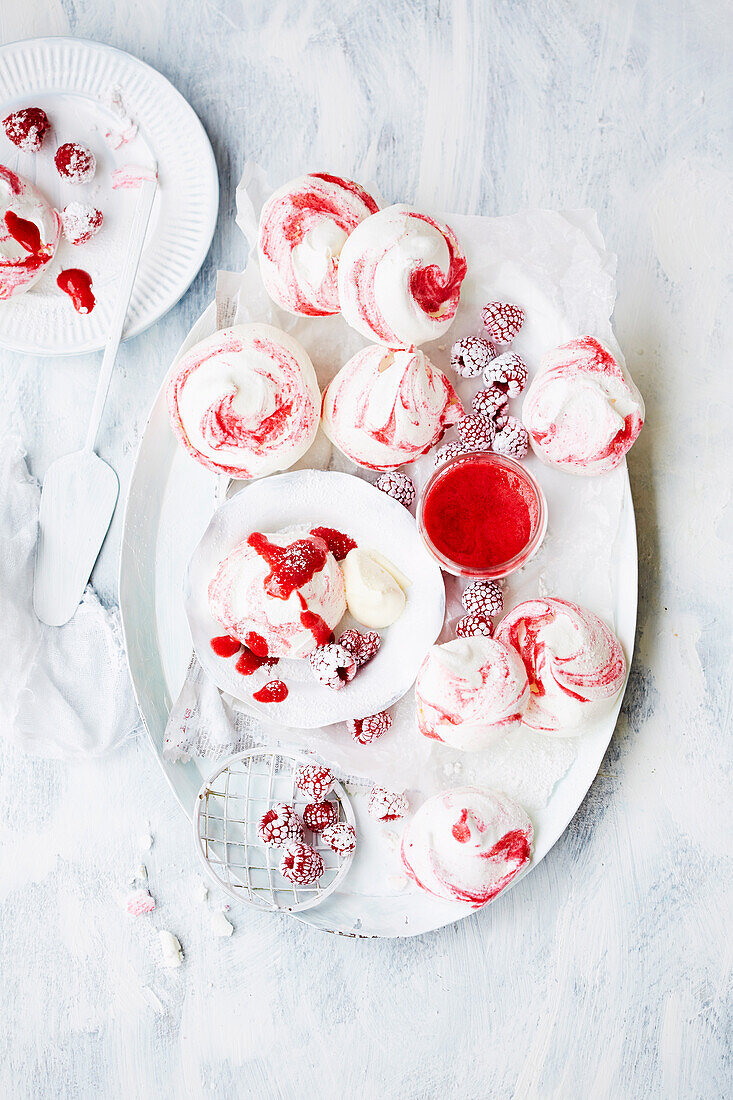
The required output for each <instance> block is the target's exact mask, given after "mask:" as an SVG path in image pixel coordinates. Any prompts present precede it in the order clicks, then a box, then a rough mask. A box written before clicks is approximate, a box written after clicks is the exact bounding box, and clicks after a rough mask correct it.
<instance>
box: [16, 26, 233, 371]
mask: <svg viewBox="0 0 733 1100" xmlns="http://www.w3.org/2000/svg"><path fill="white" fill-rule="evenodd" d="M114 87H118V88H119V89H120V92H121V95H122V98H123V100H124V103H125V107H126V109H127V111H128V113H129V115H130V116H131V117H132V118H133V120H134V121H135V122H136V123H137V125H138V128H139V129H138V135H137V136H136V137H135V138H134V139H133V140H132V141H130V142H129V143H127V144H125V145H122V146H121V147H120V148H119V149H117V150H112V149H110V148H109V147H108V145H107V143H106V142H105V140H104V134H105V132H106V131H107V130H110V129H119V119H118V118H117V116H116V115H115V114H114V112H113V111H112V110H111V108H110V107H109V106H108V98H109V94H110V92H111V90H112V88H114ZM21 107H42V108H43V110H44V111H45V112H46V114H47V115H48V117H49V119H50V121H51V125H52V130H51V132H49V133H48V134H47V135H46V139H45V141H44V143H43V146H42V148H41V150H40V151H39V152H38V153H22V152H21V151H20V150H19V149H18V148H17V147H16V146H15V145H13V143H12V142H11V141H9V140H8V138H7V137H6V135H5V132H4V131H3V130H2V129H0V163H1V164H5V165H6V166H7V167H8V168H10V169H12V171H14V172H17V173H18V174H19V175H21V176H25V177H26V178H27V179H30V180H31V181H32V182H34V183H35V184H36V185H37V186H38V188H39V189H40V190H41V192H42V193H43V194H44V195H45V196H46V197H47V198H48V200H49V201H50V202H52V203H53V204H54V206H56V207H57V208H58V209H62V208H63V207H64V206H66V204H67V203H69V202H73V201H77V202H89V203H92V204H93V205H94V206H96V207H98V208H99V209H100V210H101V211H102V214H103V215H104V224H103V226H102V229H101V230H100V232H99V233H98V234H97V235H96V237H94V238H93V239H92V240H91V241H90V242H89V243H88V244H85V245H77V246H74V245H71V244H69V243H68V241H66V240H64V239H62V241H61V243H60V245H59V249H58V252H57V254H56V258H55V259H54V262H53V263H52V264H51V265H50V267H49V269H48V270H47V271H46V273H45V274H44V276H43V278H41V279H40V280H39V281H38V283H37V284H36V285H35V286H34V287H32V288H31V289H30V290H29V291H27V292H26V293H25V294H20V295H18V296H16V297H15V298H12V299H10V300H9V301H7V302H0V345H2V346H3V347H6V348H9V349H11V350H12V351H21V352H29V353H33V354H36V355H71V354H79V353H81V352H91V351H97V350H98V349H100V348H102V347H103V346H104V341H105V338H106V334H107V329H108V327H109V322H110V317H111V312H112V309H113V304H114V293H115V286H116V282H117V277H118V274H119V269H120V265H121V263H122V259H123V257H124V253H125V247H126V244H127V237H128V234H129V227H130V218H131V215H132V210H133V208H134V204H135V199H136V196H137V192H136V191H135V190H117V191H114V190H113V189H112V181H111V172H112V171H113V170H114V169H115V168H119V167H121V166H123V165H125V164H141V165H152V164H157V166H158V179H159V187H158V193H157V195H156V199H155V204H154V206H153V212H152V214H151V218H150V225H149V227H148V232H147V236H146V240H145V246H144V249H143V254H142V258H141V261H140V268H139V271H138V275H137V279H136V282H135V288H134V290H133V293H132V299H131V301H130V307H129V310H128V315H127V324H126V327H125V338H128V337H130V336H136V335H137V334H138V333H140V332H142V331H143V330H144V329H146V328H148V327H149V326H150V325H152V324H154V322H155V321H157V320H158V319H159V318H160V317H162V316H163V314H164V313H166V312H167V311H168V310H169V309H170V308H171V307H172V306H174V305H175V304H176V302H177V301H178V300H179V298H181V296H182V295H183V294H184V293H185V291H186V290H187V289H188V287H189V285H190V284H191V282H192V280H193V279H194V277H195V276H196V274H197V272H198V270H199V268H200V267H201V264H202V263H203V261H204V258H205V256H206V253H207V252H208V250H209V245H210V244H211V238H212V236H213V233H214V226H215V224H216V216H217V211H218V205H219V179H218V175H217V170H216V163H215V161H214V154H213V152H212V149H211V144H210V142H209V139H208V137H207V136H206V133H205V131H204V128H203V126H202V125H201V123H200V122H199V120H198V118H197V117H196V115H195V114H194V112H193V110H192V108H191V107H189V105H188V103H186V101H185V99H183V97H182V96H181V95H180V93H179V92H177V91H176V89H175V88H174V87H173V85H172V84H170V83H169V82H168V81H167V80H166V79H165V77H164V76H162V75H161V74H160V73H158V72H156V71H155V69H151V68H150V66H149V65H145V64H144V63H143V62H142V61H138V60H137V58H134V57H131V56H130V55H129V54H126V53H123V52H122V51H121V50H116V49H114V48H113V47H112V46H104V45H102V44H101V43H99V42H87V41H84V40H82V39H76V38H34V39H28V40H27V41H24V42H15V43H12V44H11V45H8V46H4V47H2V48H0V118H5V117H6V116H7V115H8V114H10V113H11V112H12V111H16V110H19V109H20V108H21ZM72 140H73V141H79V142H81V143H82V144H83V145H87V146H88V147H89V148H91V149H92V151H93V152H94V155H95V157H96V158H97V171H96V174H95V177H94V179H93V180H92V182H91V183H89V184H84V185H73V184H69V183H66V182H64V181H63V180H61V179H60V178H59V175H58V173H57V171H56V168H55V165H54V162H53V156H54V153H55V151H56V149H57V147H58V146H59V145H61V144H63V142H66V141H72ZM67 267H81V268H83V269H84V270H86V271H88V272H89V274H90V275H91V276H92V282H93V291H94V295H95V297H96V305H95V307H94V309H93V311H92V312H91V313H89V314H87V315H83V314H80V313H77V312H76V310H75V309H74V307H73V306H72V304H71V302H70V300H69V298H68V297H67V296H66V294H64V293H63V292H62V291H61V290H59V289H58V287H57V286H56V276H57V275H58V273H59V271H61V270H63V269H64V268H67Z"/></svg>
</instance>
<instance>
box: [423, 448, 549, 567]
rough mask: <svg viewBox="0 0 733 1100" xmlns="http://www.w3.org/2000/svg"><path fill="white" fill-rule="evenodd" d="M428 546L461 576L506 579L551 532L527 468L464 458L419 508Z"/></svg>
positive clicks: (439, 478) (440, 477)
mask: <svg viewBox="0 0 733 1100" xmlns="http://www.w3.org/2000/svg"><path fill="white" fill-rule="evenodd" d="M417 523H418V527H419V530H420V534H421V535H422V537H423V540H424V542H425V545H426V546H427V548H428V550H429V551H430V552H431V554H432V555H433V557H434V558H436V559H437V561H438V563H439V565H440V566H441V568H443V569H445V570H446V571H447V572H449V573H453V574H454V575H456V576H464V577H492V578H498V577H506V576H507V575H508V574H509V573H513V572H514V571H515V570H516V569H519V568H520V567H521V566H522V565H524V564H525V563H526V562H527V561H529V559H530V558H531V557H532V555H533V554H534V553H535V551H536V550H537V549H538V548H539V546H540V544H541V542H542V539H543V538H544V536H545V531H546V529H547V505H546V503H545V498H544V496H543V494H542V490H541V489H540V487H539V485H538V484H537V482H536V481H535V479H534V478H533V477H532V476H531V475H530V474H529V473H527V471H526V470H525V469H524V467H523V466H520V464H519V463H518V462H515V461H514V460H513V459H511V458H506V457H505V456H504V455H497V454H493V453H489V452H486V451H481V452H473V453H469V454H461V455H458V456H456V457H455V458H453V459H451V460H450V461H449V462H446V463H445V465H444V466H441V467H440V468H439V469H438V470H437V471H436V472H435V473H434V474H433V476H432V477H431V478H430V480H429V481H428V483H427V485H426V486H425V489H424V491H423V494H422V497H421V499H420V503H419V506H418V514H417Z"/></svg>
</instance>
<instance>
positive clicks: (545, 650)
mask: <svg viewBox="0 0 733 1100" xmlns="http://www.w3.org/2000/svg"><path fill="white" fill-rule="evenodd" d="M496 637H497V638H498V639H500V640H501V641H502V642H505V643H506V644H507V645H509V646H512V647H514V648H515V649H516V650H518V652H519V654H520V656H521V658H522V661H523V662H524V666H525V668H526V670H527V676H528V678H529V686H530V690H531V693H532V694H531V698H530V703H529V706H528V707H527V710H526V711H525V714H524V721H525V724H526V725H528V726H531V727H532V729H536V730H541V731H542V732H544V733H547V734H553V735H555V736H558V737H562V736H563V735H564V734H568V733H569V734H572V733H575V732H581V731H580V729H579V727H580V726H582V725H584V724H585V723H588V722H590V721H593V720H594V719H595V718H597V717H599V716H600V715H601V714H603V712H604V711H605V710H606V709H607V708H608V707H610V706H611V705H612V704H613V702H614V701H615V700H616V699H617V698H618V696H619V693H620V692H621V690H622V688H623V686H624V683H625V680H626V658H625V657H624V653H623V650H622V648H621V643H620V642H619V640H618V638H617V637H616V635H615V634H614V633H613V631H612V630H611V629H610V628H609V627H607V626H606V624H605V623H604V622H603V621H602V620H601V619H599V618H598V616H597V615H594V614H593V612H592V611H588V610H587V609H586V608H583V607H578V606H577V604H574V603H568V602H567V600H559V599H550V598H548V599H537V600H526V601H525V602H524V603H520V604H518V605H517V606H516V607H515V608H514V609H513V610H512V611H510V612H509V614H508V615H505V616H504V618H503V619H502V620H501V622H500V623H499V625H498V627H497V629H496Z"/></svg>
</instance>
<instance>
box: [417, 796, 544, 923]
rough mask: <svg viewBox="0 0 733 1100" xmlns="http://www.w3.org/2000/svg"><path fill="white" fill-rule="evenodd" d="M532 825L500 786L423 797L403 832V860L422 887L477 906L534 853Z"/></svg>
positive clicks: (499, 890) (514, 874) (509, 880)
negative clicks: (490, 789) (503, 792)
mask: <svg viewBox="0 0 733 1100" xmlns="http://www.w3.org/2000/svg"><path fill="white" fill-rule="evenodd" d="M533 839H534V829H533V827H532V822H531V821H530V819H529V817H528V816H527V814H526V813H525V811H524V810H523V809H522V807H521V806H520V805H519V804H518V803H516V802H514V801H513V800H512V799H511V798H508V797H507V796H506V795H504V794H499V793H498V792H497V791H486V790H479V788H477V787H457V788H455V789H454V790H449V791H443V792H442V793H441V794H436V795H435V796H434V797H433V798H429V799H428V801H427V802H424V803H423V805H422V806H421V807H420V809H419V810H418V811H417V813H416V814H415V816H414V817H413V818H412V819H411V820H410V821H409V822H408V823H407V825H406V827H405V831H404V833H403V834H402V847H401V854H402V862H403V864H404V866H405V869H406V870H407V873H408V875H409V876H410V878H411V879H412V880H413V881H414V882H416V883H417V885H418V886H419V887H421V888H422V889H423V890H425V891H427V893H429V894H434V895H435V896H436V897H439V898H445V900H446V901H461V902H465V903H466V904H467V905H470V906H471V907H472V908H473V909H479V908H480V907H481V906H482V905H486V903H487V902H489V901H491V899H492V898H495V897H496V895H497V894H499V893H501V891H502V890H503V889H505V887H506V886H508V885H509V883H510V882H511V881H512V879H513V878H515V877H516V876H517V875H518V874H519V872H520V871H521V870H522V869H523V868H524V867H526V866H527V864H528V863H529V861H530V859H531V858H532V841H533Z"/></svg>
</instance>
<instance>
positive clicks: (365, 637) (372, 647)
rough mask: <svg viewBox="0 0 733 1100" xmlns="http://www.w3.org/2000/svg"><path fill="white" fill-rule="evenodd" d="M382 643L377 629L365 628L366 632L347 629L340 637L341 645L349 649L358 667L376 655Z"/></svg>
mask: <svg viewBox="0 0 733 1100" xmlns="http://www.w3.org/2000/svg"><path fill="white" fill-rule="evenodd" d="M381 644H382V639H381V637H380V636H379V634H377V632H376V630H365V631H364V633H361V632H360V631H359V630H345V631H344V632H343V634H342V635H341V637H340V638H339V645H340V646H343V648H344V649H346V650H348V651H349V653H350V654H351V656H352V657H353V658H354V660H355V661H356V665H357V668H361V666H362V665H365V664H366V663H367V662H368V661H371V659H372V657H376V655H377V653H378V652H379V647H380V645H381Z"/></svg>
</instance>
